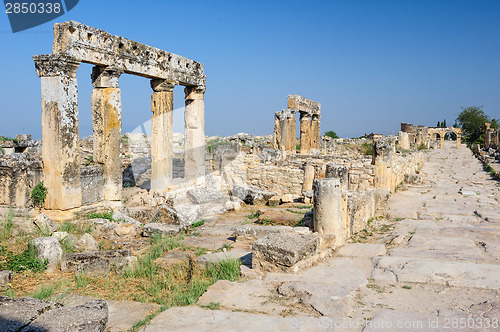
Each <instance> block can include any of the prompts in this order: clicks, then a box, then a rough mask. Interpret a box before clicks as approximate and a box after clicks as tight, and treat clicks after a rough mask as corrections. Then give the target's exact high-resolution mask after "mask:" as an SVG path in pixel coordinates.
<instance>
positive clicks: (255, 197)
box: [231, 184, 276, 204]
mask: <svg viewBox="0 0 500 332" xmlns="http://www.w3.org/2000/svg"><path fill="white" fill-rule="evenodd" d="M231 195H232V196H235V197H238V198H239V199H241V200H242V201H243V202H245V203H246V204H265V203H267V202H268V201H269V199H270V198H271V197H273V196H276V193H275V192H271V191H268V190H265V189H261V188H259V187H256V186H249V185H244V184H236V185H234V187H233V189H231Z"/></svg>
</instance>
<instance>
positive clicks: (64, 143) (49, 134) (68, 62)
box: [33, 55, 82, 210]
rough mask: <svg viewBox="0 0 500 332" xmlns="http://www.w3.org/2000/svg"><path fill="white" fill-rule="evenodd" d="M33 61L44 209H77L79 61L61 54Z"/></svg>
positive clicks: (79, 196)
mask: <svg viewBox="0 0 500 332" xmlns="http://www.w3.org/2000/svg"><path fill="white" fill-rule="evenodd" d="M33 61H34V62H35V68H36V72H37V74H38V76H39V77H40V79H41V86H42V146H43V148H42V159H43V183H44V186H45V187H47V189H48V191H47V198H46V200H45V208H46V209H51V210H68V209H71V208H76V207H79V206H81V204H82V188H81V175H80V161H81V158H80V153H79V150H80V146H79V125H78V86H77V81H76V70H77V69H78V66H79V65H80V61H78V60H77V59H74V58H71V57H67V56H61V55H36V56H33Z"/></svg>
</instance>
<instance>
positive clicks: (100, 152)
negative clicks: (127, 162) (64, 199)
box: [90, 66, 123, 201]
mask: <svg viewBox="0 0 500 332" xmlns="http://www.w3.org/2000/svg"><path fill="white" fill-rule="evenodd" d="M121 74H122V71H120V70H118V69H117V68H112V67H98V66H95V67H93V68H92V75H91V78H92V86H93V87H94V89H93V90H92V94H91V97H90V98H91V108H92V128H93V131H94V162H96V163H98V164H101V165H102V166H103V179H104V200H106V201H121V199H122V185H123V183H122V182H123V177H122V159H121V140H122V104H121V92H120V88H119V86H118V79H119V77H120V75H121Z"/></svg>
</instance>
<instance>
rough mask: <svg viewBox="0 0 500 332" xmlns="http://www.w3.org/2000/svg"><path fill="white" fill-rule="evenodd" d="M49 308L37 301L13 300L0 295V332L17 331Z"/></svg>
mask: <svg viewBox="0 0 500 332" xmlns="http://www.w3.org/2000/svg"><path fill="white" fill-rule="evenodd" d="M51 307H52V305H51V304H50V303H47V302H43V301H41V300H38V299H32V298H23V299H19V300H13V299H11V298H9V297H7V296H2V295H0V331H19V330H20V329H21V328H22V327H24V326H26V325H28V324H30V323H31V322H32V321H33V320H35V319H36V318H37V317H38V316H40V315H42V314H43V313H44V312H46V311H47V310H49V309H50V308H51Z"/></svg>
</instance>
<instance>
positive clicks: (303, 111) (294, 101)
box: [274, 95, 321, 154]
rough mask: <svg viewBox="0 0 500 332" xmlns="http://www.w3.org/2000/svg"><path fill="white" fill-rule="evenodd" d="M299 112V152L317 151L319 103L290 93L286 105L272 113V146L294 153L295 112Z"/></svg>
mask: <svg viewBox="0 0 500 332" xmlns="http://www.w3.org/2000/svg"><path fill="white" fill-rule="evenodd" d="M297 113H299V114H300V141H299V143H300V153H301V154H309V153H311V152H312V151H317V150H318V149H319V148H320V143H321V130H320V119H321V104H320V103H318V102H315V101H311V100H309V99H307V98H304V97H301V96H297V95H290V96H288V107H287V109H284V110H282V111H280V112H276V113H275V114H274V148H275V149H278V150H280V151H286V152H290V153H296V150H297V134H296V131H297V128H296V118H295V117H296V114H297Z"/></svg>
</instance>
